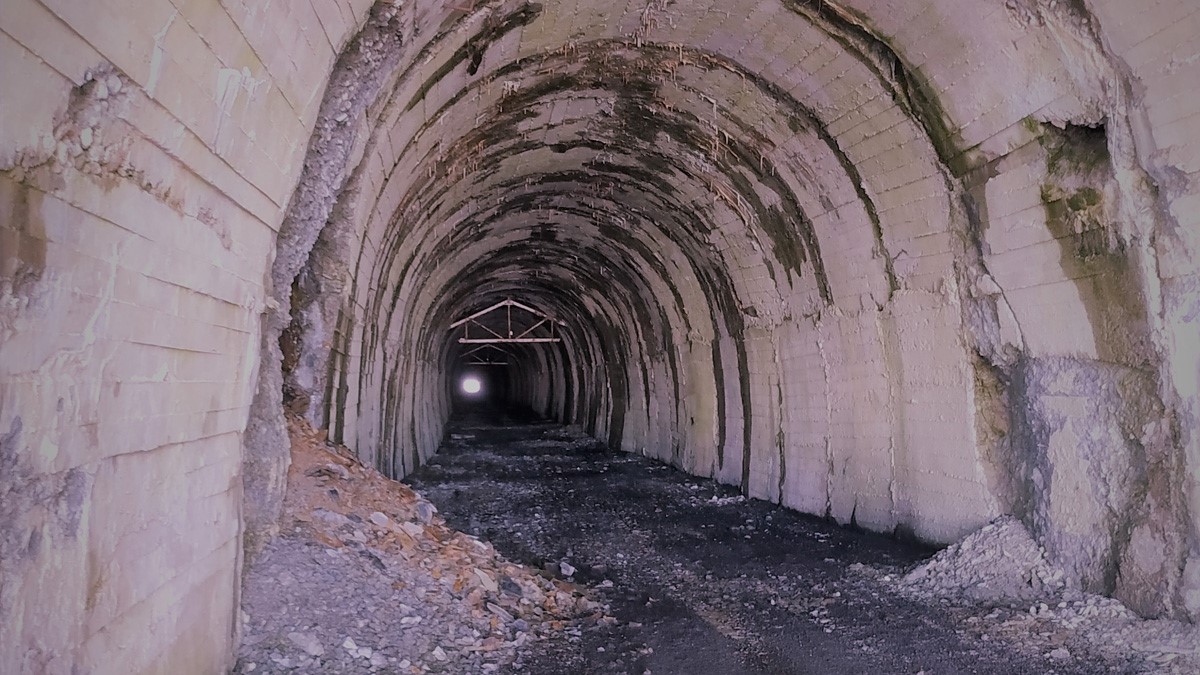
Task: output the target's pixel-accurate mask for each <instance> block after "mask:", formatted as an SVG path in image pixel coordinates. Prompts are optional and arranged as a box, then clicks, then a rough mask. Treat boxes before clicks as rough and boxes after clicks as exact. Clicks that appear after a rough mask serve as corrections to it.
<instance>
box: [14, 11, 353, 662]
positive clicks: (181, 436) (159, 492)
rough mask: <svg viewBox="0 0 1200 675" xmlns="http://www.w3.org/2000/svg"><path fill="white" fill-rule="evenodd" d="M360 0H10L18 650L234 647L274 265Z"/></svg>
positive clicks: (102, 657) (79, 658)
mask: <svg viewBox="0 0 1200 675" xmlns="http://www.w3.org/2000/svg"><path fill="white" fill-rule="evenodd" d="M365 10H366V6H365V3H363V2H361V1H360V2H355V3H328V4H327V6H325V7H322V8H321V12H322V15H321V16H318V14H317V13H316V10H315V9H314V8H313V7H310V6H309V5H308V4H307V3H301V4H295V5H289V6H288V7H282V6H280V7H277V8H272V9H271V11H270V12H269V13H268V12H265V11H263V10H262V9H261V8H257V7H254V6H251V5H245V6H243V5H241V4H237V3H234V4H232V5H231V4H228V3H225V4H219V3H216V2H199V3H195V2H193V3H171V2H151V3H131V2H120V1H116V0H112V1H103V2H88V3H78V2H51V1H47V2H37V1H34V0H14V1H13V2H5V3H4V4H3V7H0V89H3V91H4V92H5V95H4V96H3V97H2V98H0V120H2V124H0V212H2V213H4V214H5V216H4V217H3V218H0V427H3V432H0V523H2V524H0V625H3V626H4V629H3V630H0V672H4V673H14V674H18V673H77V672H88V673H106V672H113V673H117V672H120V673H129V672H193V673H202V672H221V671H223V670H224V669H226V668H227V667H228V666H229V665H230V664H231V658H232V654H233V650H234V647H235V646H236V641H237V639H238V626H239V622H238V621H237V603H238V597H239V586H240V567H241V548H242V547H241V509H242V483H241V475H242V471H241V467H242V442H241V436H242V431H243V429H244V428H245V426H246V420H247V411H248V407H249V404H250V396H251V393H252V391H253V387H254V381H255V374H256V369H257V359H258V348H257V344H258V339H259V337H258V336H259V314H260V312H261V311H262V308H263V302H264V275H265V273H266V270H267V269H268V268H269V264H270V261H271V259H272V257H273V254H274V243H275V230H276V229H277V228H278V226H279V222H280V219H281V218H282V209H283V205H285V204H286V203H287V201H288V199H289V197H290V194H291V191H292V188H293V187H294V184H295V181H296V178H297V176H298V174H299V171H300V163H301V160H302V159H303V156H304V151H305V148H306V146H307V143H308V137H309V134H310V131H311V127H312V124H313V120H314V117H315V114H316V109H317V108H316V106H317V104H318V103H319V102H320V96H321V93H322V90H323V88H324V77H323V76H321V75H316V76H314V75H315V74H320V73H328V72H329V70H330V69H331V67H332V63H333V59H334V57H335V56H336V54H337V52H338V50H339V49H340V48H341V46H342V44H343V43H344V41H345V40H347V39H348V37H349V35H351V34H352V33H353V32H354V31H355V30H356V26H357V24H358V23H359V21H360V19H361V17H362V15H363V13H364V12H365Z"/></svg>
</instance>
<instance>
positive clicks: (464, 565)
mask: <svg viewBox="0 0 1200 675" xmlns="http://www.w3.org/2000/svg"><path fill="white" fill-rule="evenodd" d="M289 431H290V433H291V436H292V465H291V468H290V469H289V472H288V489H287V493H286V499H285V505H284V506H285V508H284V510H285V512H284V517H283V520H282V522H281V533H282V534H281V536H280V537H279V538H277V539H276V540H275V541H273V542H271V543H270V544H268V546H267V549H266V550H265V551H264V552H263V553H262V554H261V555H260V557H259V558H258V559H257V560H256V561H255V563H254V564H252V565H251V567H250V570H249V573H248V575H247V581H246V585H245V589H246V591H245V593H244V595H243V603H244V606H243V610H244V615H243V625H244V633H243V634H244V635H245V636H247V639H245V640H243V643H242V645H241V647H240V650H239V656H240V659H239V662H238V665H237V666H236V667H235V669H234V672H235V673H248V672H250V671H251V670H253V669H254V668H258V666H252V665H251V664H259V665H262V664H263V663H267V664H269V665H270V668H268V670H271V671H272V672H276V671H279V670H284V669H293V668H300V669H302V670H303V669H307V670H311V669H312V668H313V667H314V666H318V668H317V670H318V671H319V672H337V673H359V672H361V673H366V672H372V671H383V672H413V673H417V672H428V671H429V669H430V668H431V667H432V668H433V670H435V671H437V672H496V671H498V670H500V669H501V668H502V666H504V665H506V664H510V663H513V662H514V661H515V660H516V659H517V655H518V651H519V650H520V649H522V648H523V646H524V645H526V644H527V643H529V642H534V641H542V640H545V639H547V638H550V637H554V636H556V635H562V636H564V640H565V636H566V631H572V630H576V629H577V627H578V626H581V625H583V623H584V622H589V623H594V622H597V621H599V620H601V619H610V617H605V616H603V608H601V607H600V606H598V605H596V604H595V603H592V602H590V601H586V600H585V599H584V598H583V597H582V595H581V589H579V588H578V587H575V586H573V585H570V584H566V583H564V582H562V581H560V580H555V579H548V578H546V577H544V576H541V575H539V574H537V573H535V571H534V570H531V569H529V568H527V567H523V566H521V565H516V564H513V563H511V562H509V561H507V560H505V559H504V558H502V557H500V556H499V555H498V554H497V553H496V550H495V549H494V548H493V547H491V546H490V545H488V544H486V543H484V542H481V541H479V540H478V539H476V538H474V537H470V536H468V535H466V534H464V533H462V532H458V531H455V530H452V529H450V528H448V527H446V525H445V523H444V522H443V521H442V520H441V519H440V518H437V517H435V516H436V514H437V509H436V508H435V507H434V505H433V504H431V503H430V502H429V501H428V500H426V499H424V498H423V497H421V495H419V494H418V493H416V492H415V491H413V490H412V489H410V488H409V487H408V486H406V485H403V484H401V483H398V482H396V481H392V480H389V479H387V478H385V477H384V476H382V475H380V474H379V473H377V472H375V471H374V470H371V469H369V468H367V467H365V466H362V465H361V464H359V463H357V462H356V461H354V460H353V455H352V454H351V453H350V452H349V450H347V449H345V448H343V447H341V446H337V445H334V444H330V443H328V442H327V441H326V439H325V438H324V437H323V435H322V434H319V433H316V432H313V431H312V430H311V428H310V427H309V426H308V425H307V424H306V423H304V422H302V421H301V420H299V419H289ZM333 479H336V480H339V481H342V483H340V484H339V488H340V489H339V490H338V491H337V492H333V491H331V490H330V489H329V487H328V481H330V480H333ZM581 600H584V601H583V602H580V601H581ZM315 626H320V627H321V628H320V632H321V633H324V634H327V635H328V634H330V633H332V634H334V635H340V636H343V639H342V640H341V643H340V644H341V647H342V648H341V649H334V650H328V651H327V650H326V648H325V647H324V646H322V645H321V642H320V640H319V639H318V637H317V632H318V631H317V630H316V629H315V628H314V627H315ZM330 642H331V644H337V641H336V639H335V640H331V641H330ZM364 642H366V643H369V644H371V645H379V647H375V646H367V645H365V644H362V643H364ZM281 645H285V646H292V645H294V646H295V647H296V648H297V649H298V650H300V652H301V653H302V654H300V655H298V654H287V653H280V646H281ZM460 647H461V648H460ZM282 651H284V652H286V650H282ZM417 654H425V655H430V656H429V661H430V662H429V663H428V664H422V663H421V662H420V660H418V659H414V658H413V655H417ZM389 657H393V658H389ZM318 658H319V659H320V661H319V662H318V661H316V660H315V659H318ZM258 669H259V670H260V671H261V670H262V669H261V668H258Z"/></svg>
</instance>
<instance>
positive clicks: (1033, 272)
mask: <svg viewBox="0 0 1200 675" xmlns="http://www.w3.org/2000/svg"><path fill="white" fill-rule="evenodd" d="M475 4H476V3H472V6H473V7H474V9H471V10H469V11H467V10H461V9H456V8H454V7H450V6H446V5H444V4H443V3H440V2H434V1H432V0H419V1H417V2H410V3H405V4H399V3H398V4H396V5H392V4H390V3H380V4H378V5H376V6H374V7H372V4H371V3H370V2H365V1H361V0H357V1H346V2H337V3H334V2H330V3H312V4H311V5H310V4H308V3H282V4H279V5H278V6H276V5H269V6H267V7H265V8H264V7H261V6H257V5H251V4H246V5H243V4H241V3H215V2H198V3H172V2H167V1H161V2H152V3H144V2H143V3H130V2H127V1H125V0H106V1H105V2H95V3H91V2H89V3H69V2H39V1H35V0H13V1H11V2H5V3H4V4H3V6H2V7H0V83H2V85H3V90H4V91H5V92H6V94H8V93H9V92H14V91H17V92H20V95H18V96H13V95H5V96H3V97H2V98H0V119H2V120H3V122H2V124H0V213H5V214H6V217H5V218H4V219H3V222H2V223H0V344H2V347H0V470H2V471H0V547H2V548H0V580H2V581H3V584H2V585H0V624H2V625H4V626H6V627H8V628H6V630H4V631H3V632H0V671H3V672H18V673H19V672H42V671H45V672H70V671H71V670H73V669H83V670H87V671H89V672H108V671H109V670H113V671H116V670H121V671H122V672H127V671H129V670H132V671H135V672H143V671H167V672H183V671H187V672H209V671H215V670H220V669H221V668H222V667H224V666H226V665H228V664H229V661H230V659H231V657H232V653H233V647H234V645H235V644H236V640H237V630H238V622H237V618H236V615H237V601H238V587H239V583H240V582H239V578H240V567H241V564H242V559H243V551H244V550H245V551H247V552H248V553H249V554H253V553H254V551H256V550H257V549H258V548H259V547H260V546H261V545H262V543H263V541H265V539H266V538H267V537H269V536H270V535H271V532H272V529H273V524H274V517H275V516H276V515H277V513H278V508H279V501H280V498H281V495H282V485H283V477H284V472H285V469H286V458H287V454H286V453H287V450H286V436H285V434H284V431H283V425H282V417H281V405H282V404H283V403H284V400H285V398H286V401H287V404H288V405H289V406H290V407H292V408H293V409H294V410H296V411H298V412H302V413H304V414H306V415H308V416H309V417H310V418H312V419H314V420H316V421H318V422H320V423H322V424H326V425H328V426H329V428H330V430H331V433H332V434H333V435H334V437H335V438H337V439H339V440H342V441H344V442H346V443H347V444H348V445H350V446H351V447H353V448H355V449H356V451H357V452H358V453H359V454H360V456H361V457H363V459H364V461H366V462H368V463H369V464H372V465H374V466H377V467H379V468H381V469H382V470H384V471H386V472H388V473H390V474H392V475H396V476H400V475H404V474H406V473H407V472H409V471H411V470H412V469H413V468H414V467H416V466H417V465H418V464H419V463H420V462H422V461H423V460H424V459H425V458H427V457H428V456H429V455H430V454H431V453H432V452H433V451H434V450H435V449H436V447H437V444H438V441H439V440H440V438H441V436H442V433H443V428H444V424H445V421H446V419H447V416H448V414H449V411H450V405H451V395H450V389H449V387H450V386H452V384H453V383H452V382H450V381H449V378H448V377H447V373H449V372H452V370H453V368H454V363H455V359H456V355H457V353H456V351H455V349H456V348H455V345H454V343H453V342H451V341H450V340H449V334H448V332H447V327H448V326H449V324H450V323H451V322H452V321H453V320H455V319H456V318H458V317H460V316H462V315H464V314H466V313H468V312H469V311H472V310H475V309H478V308H480V307H483V306H486V305H487V304H490V303H492V302H495V301H497V300H499V299H503V298H505V297H510V296H512V297H516V298H518V299H521V300H522V301H524V302H526V303H529V304H532V305H535V306H538V307H539V308H541V309H543V310H545V311H547V312H549V313H552V314H554V315H555V316H557V317H559V318H561V319H562V320H563V321H565V322H566V325H565V326H564V328H563V332H564V342H563V343H562V345H561V346H560V347H556V348H553V349H523V350H521V352H520V354H521V358H520V364H521V366H520V368H518V369H516V370H514V371H513V373H512V378H513V379H512V383H513V387H512V392H513V394H514V396H516V397H517V398H518V400H520V401H524V402H527V403H529V404H532V405H534V406H535V407H537V408H540V409H541V410H542V411H543V412H546V413H549V414H551V415H553V416H555V417H558V418H560V419H563V420H564V421H570V422H577V423H580V424H583V425H584V426H585V428H587V429H588V430H589V431H590V432H591V433H594V434H596V435H597V436H598V437H600V438H602V439H606V440H607V441H608V442H610V443H611V444H612V445H613V446H614V447H618V448H621V449H623V450H627V451H634V452H644V453H646V454H649V455H651V456H655V457H659V458H661V459H664V460H666V461H669V462H671V463H673V464H675V465H677V466H679V467H681V468H683V469H685V470H687V471H690V472H692V473H695V474H699V475H704V476H713V477H715V478H717V479H718V480H721V481H723V482H726V483H730V484H734V485H739V486H740V487H741V488H742V489H743V490H744V491H745V492H746V493H747V494H749V495H751V496H754V497H759V498H763V499H769V500H773V501H778V502H780V503H783V504H785V505H787V506H790V507H793V508H797V509H800V510H803V511H807V512H812V513H818V514H828V515H829V516H831V517H833V518H836V519H837V520H839V521H840V522H854V523H857V524H859V525H861V526H864V527H868V528H871V529H875V530H881V531H897V532H900V533H904V534H906V535H910V536H916V537H920V538H922V539H925V540H928V541H934V542H946V541H950V540H952V539H954V538H955V537H958V536H960V535H962V534H964V533H965V532H967V531H969V530H971V529H973V528H975V527H978V526H979V525H981V524H982V523H984V522H986V521H987V520H988V519H990V518H991V517H993V516H995V515H996V514H999V513H1005V512H1011V513H1016V514H1017V515H1019V516H1021V517H1022V519H1023V520H1025V522H1026V523H1027V524H1029V525H1030V526H1031V528H1032V529H1033V531H1034V532H1035V534H1036V535H1037V536H1038V538H1039V540H1040V541H1041V542H1042V543H1043V544H1045V545H1046V546H1047V548H1048V550H1049V551H1050V552H1051V554H1052V555H1053V556H1054V557H1055V558H1056V560H1057V561H1058V562H1060V563H1061V564H1063V565H1065V566H1066V567H1067V569H1068V570H1069V571H1070V572H1071V573H1072V574H1073V576H1074V577H1075V578H1076V579H1077V580H1078V582H1079V583H1081V584H1082V585H1084V586H1085V587H1086V588H1088V589H1089V590H1096V591H1102V592H1107V593H1111V594H1114V595H1116V597H1118V598H1120V599H1122V600H1123V601H1125V602H1126V603H1127V604H1129V605H1130V606H1131V607H1133V608H1134V609H1136V610H1137V611H1139V612H1141V613H1143V614H1145V615H1148V616H1161V615H1170V616H1178V617H1185V616H1190V617H1191V618H1192V619H1193V620H1195V619H1196V618H1197V617H1198V616H1200V520H1198V519H1197V517H1196V514H1197V513H1200V482H1198V479H1197V474H1198V473H1200V439H1198V438H1197V434H1196V429H1197V419H1198V417H1200V409H1198V401H1200V399H1198V396H1197V381H1198V379H1200V348H1198V346H1197V342H1198V340H1197V337H1196V336H1197V333H1198V331H1197V321H1198V320H1197V316H1198V315H1200V292H1198V290H1200V279H1198V275H1197V262H1198V260H1200V257H1198V256H1200V181H1198V179H1197V170H1198V169H1200V146H1198V144H1200V141H1198V140H1197V139H1200V114H1198V113H1200V105H1197V101H1196V99H1195V96H1194V94H1193V93H1191V92H1192V91H1193V89H1194V86H1193V83H1195V82H1196V81H1198V80H1200V59H1197V58H1195V57H1196V54H1197V53H1198V52H1200V37H1198V36H1200V13H1197V10H1196V8H1195V7H1193V6H1192V3H1189V2H1187V0H1173V1H1172V0H1164V1H1162V2H1157V3H1154V4H1153V5H1152V6H1149V7H1147V6H1141V5H1139V6H1132V5H1129V4H1128V3H1122V2H1118V1H1117V0H1102V1H1101V0H1081V1H1079V2H1069V3H1068V2H1060V3H1046V2H1035V1H1033V0H1010V1H1009V2H1006V3H999V2H991V1H984V0H973V1H971V2H962V1H961V0H957V1H953V2H952V1H951V0H944V1H943V0H923V1H921V2H910V3H888V2H880V1H878V0H852V1H850V2H845V3H842V4H831V3H816V4H813V3H803V2H794V1H792V0H772V1H767V2H741V3H738V2H735V3H733V4H730V3H728V2H724V3H711V2H709V3H671V2H661V1H660V0H651V1H650V2H649V3H647V2H633V3H631V4H628V5H620V6H613V5H611V4H610V3H584V2H578V3H576V2H545V3H540V4H539V3H529V2H514V1H511V0H510V1H504V2H490V3H477V4H478V6H477V7H476V6H474V5H475ZM464 6H465V5H464ZM281 336H282V340H281V339H280V338H281ZM285 394H286V397H285ZM243 542H244V544H243ZM147 635H152V636H154V639H153V640H147V639H146V636H147Z"/></svg>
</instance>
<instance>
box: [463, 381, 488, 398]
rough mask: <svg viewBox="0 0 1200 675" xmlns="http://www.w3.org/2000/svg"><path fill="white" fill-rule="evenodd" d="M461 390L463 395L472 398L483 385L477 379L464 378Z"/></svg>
mask: <svg viewBox="0 0 1200 675" xmlns="http://www.w3.org/2000/svg"><path fill="white" fill-rule="evenodd" d="M462 390H463V393H465V394H470V395H472V396H474V395H475V394H478V393H479V392H480V391H482V390H483V383H482V382H480V381H479V378H478V377H464V378H463V379H462Z"/></svg>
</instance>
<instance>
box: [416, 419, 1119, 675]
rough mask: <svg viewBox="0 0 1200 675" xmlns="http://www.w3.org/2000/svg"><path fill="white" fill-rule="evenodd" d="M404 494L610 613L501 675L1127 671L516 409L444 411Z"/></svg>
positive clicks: (843, 538) (791, 517)
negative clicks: (610, 619) (913, 595)
mask: <svg viewBox="0 0 1200 675" xmlns="http://www.w3.org/2000/svg"><path fill="white" fill-rule="evenodd" d="M407 482H409V483H411V484H412V485H413V487H415V488H416V489H418V490H420V491H421V492H422V493H424V494H425V496H426V497H427V498H429V499H430V500H431V501H433V502H434V503H435V504H436V505H437V506H438V508H439V510H440V511H441V513H442V514H443V516H444V517H445V518H446V520H447V521H448V523H449V524H450V525H452V526H453V527H455V528H457V529H460V530H462V531H465V532H467V533H470V534H473V535H476V536H480V537H483V538H486V539H487V540H489V541H491V542H492V543H493V544H494V545H495V546H496V548H497V549H498V550H499V551H500V552H501V553H503V554H504V555H505V556H507V557H508V558H510V559H512V560H515V561H518V562H521V563H525V564H528V565H532V566H535V567H539V568H542V569H543V570H545V571H546V573H547V574H552V575H560V576H561V575H564V574H566V575H567V576H568V577H569V578H570V579H571V580H573V581H575V582H577V583H580V584H583V585H586V586H589V587H591V589H592V592H593V594H594V595H596V596H597V597H598V599H602V600H604V601H606V602H608V603H609V604H610V605H611V608H612V612H613V614H614V615H615V616H616V617H617V619H618V620H619V621H618V623H617V625H615V626H609V627H603V626H601V627H595V628H590V629H587V630H585V631H581V632H578V633H577V634H568V635H565V636H563V639H561V640H551V641H547V642H542V643H537V644H536V645H534V646H533V647H531V648H530V650H529V651H528V652H526V654H525V655H524V657H523V658H522V659H521V660H519V661H518V662H517V663H515V664H513V666H512V667H511V668H512V672H520V673H546V674H551V673H554V674H558V673H637V674H638V675H641V674H643V673H653V674H655V675H662V674H664V673H681V674H683V673H687V674H707V673H712V674H714V675H715V674H721V675H725V674H734V673H773V674H782V673H864V672H877V673H919V672H924V673H930V674H932V673H1004V674H1008V673H1060V674H1063V675H1066V674H1071V673H1102V672H1135V671H1133V670H1132V669H1130V668H1128V667H1126V666H1123V665H1114V664H1110V663H1106V662H1102V661H1100V660H1098V659H1094V658H1091V657H1089V656H1086V655H1083V654H1084V652H1083V651H1082V648H1076V646H1075V645H1073V644H1072V645H1071V646H1072V656H1071V658H1070V659H1069V660H1066V661H1064V660H1061V659H1058V660H1055V659H1051V658H1049V657H1048V656H1047V654H1048V650H1049V648H1050V647H1049V646H1048V643H1047V639H1048V638H1044V636H1043V637H1040V638H1038V637H1032V636H1030V637H1029V640H1028V641H1027V642H1023V636H1015V637H1013V639H1004V636H997V635H992V634H990V633H989V632H988V630H987V629H986V628H985V627H982V626H980V625H976V624H970V623H967V622H965V620H964V617H962V616H958V615H955V614H953V613H952V612H951V611H950V610H949V609H947V608H942V607H937V606H932V605H928V604H924V603H919V602H914V601H912V600H909V599H905V598H903V597H901V596H899V595H897V594H896V593H895V592H893V591H892V590H890V589H889V588H888V586H887V585H886V584H884V583H881V582H879V581H878V579H879V578H880V576H882V577H883V578H884V579H887V578H889V576H888V575H899V574H902V573H903V571H904V570H905V569H907V568H908V567H910V566H911V565H913V564H914V563H916V562H918V561H921V560H923V559H925V558H927V557H928V555H929V554H930V552H931V550H930V549H928V548H926V547H921V546H916V545H912V544H908V543H903V542H899V541H896V540H894V539H892V538H889V537H886V536H883V535H877V534H872V533H869V532H864V531H861V530H857V529H853V528H845V527H839V526H837V525H836V524H834V523H832V522H830V521H828V520H825V519H822V518H818V517H815V516H809V515H805V514H801V513H799V512H796V511H792V510H789V509H785V508H782V507H779V506H776V505H773V504H769V503H766V502H761V501H757V500H746V499H745V498H743V497H741V496H740V495H738V494H737V493H736V491H735V490H734V489H733V488H730V487H727V486H722V485H719V484H717V483H715V482H713V481H711V480H705V479H699V478H696V477H693V476H689V475H687V474H684V473H682V472H680V471H678V470H676V469H673V468H671V467H669V466H667V465H665V464H662V463H660V462H657V461H653V460H649V459H647V458H644V457H641V456H637V455H631V454H625V453H619V452H612V451H610V450H608V449H607V448H606V447H605V446H604V445H603V444H602V443H600V442H599V441H597V440H595V439H592V438H590V437H587V436H584V435H582V434H581V433H579V432H578V430H576V429H573V428H570V427H563V426H561V425H558V424H555V423H553V422H549V421H547V420H543V419H539V418H537V416H535V415H531V414H529V413H528V412H522V411H513V410H507V409H500V408H496V407H495V406H490V405H486V404H480V405H478V406H475V407H469V408H463V409H460V410H458V411H457V415H456V416H455V418H454V419H453V421H452V423H451V424H450V426H449V430H448V433H447V439H446V442H445V443H444V444H443V446H442V448H441V450H440V451H439V453H438V454H437V455H435V456H434V457H433V458H431V461H430V462H429V463H428V464H427V465H426V466H425V467H424V468H423V469H421V470H420V471H418V472H417V473H416V474H414V475H413V476H411V477H410V478H409V479H408V481H407ZM867 567H869V568H870V569H871V570H873V571H874V572H875V576H868V575H863V574H860V573H857V572H855V570H859V569H864V568H867ZM985 611H986V610H985ZM1055 639H1058V638H1057V636H1056V637H1055Z"/></svg>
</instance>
